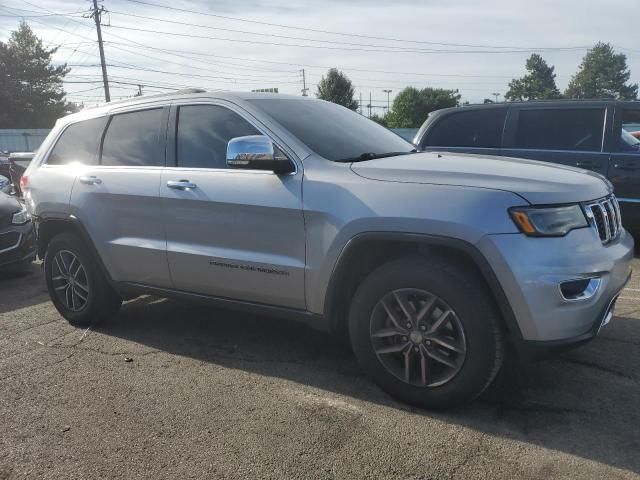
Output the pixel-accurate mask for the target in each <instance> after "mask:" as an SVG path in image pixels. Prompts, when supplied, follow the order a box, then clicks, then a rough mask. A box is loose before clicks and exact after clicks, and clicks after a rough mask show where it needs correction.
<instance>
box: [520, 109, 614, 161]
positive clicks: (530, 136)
mask: <svg viewBox="0 0 640 480" xmlns="http://www.w3.org/2000/svg"><path fill="white" fill-rule="evenodd" d="M604 117H605V109H604V108H558V109H546V108H545V109H532V110H522V111H520V115H519V118H518V128H517V132H516V145H515V147H516V148H530V149H539V150H574V151H585V152H600V151H601V150H602V135H603V128H604Z"/></svg>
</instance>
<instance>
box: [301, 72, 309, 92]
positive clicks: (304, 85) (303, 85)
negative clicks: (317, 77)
mask: <svg viewBox="0 0 640 480" xmlns="http://www.w3.org/2000/svg"><path fill="white" fill-rule="evenodd" d="M308 90H309V89H308V88H307V77H306V75H305V73H304V68H303V69H302V96H303V97H306V96H307V91H308Z"/></svg>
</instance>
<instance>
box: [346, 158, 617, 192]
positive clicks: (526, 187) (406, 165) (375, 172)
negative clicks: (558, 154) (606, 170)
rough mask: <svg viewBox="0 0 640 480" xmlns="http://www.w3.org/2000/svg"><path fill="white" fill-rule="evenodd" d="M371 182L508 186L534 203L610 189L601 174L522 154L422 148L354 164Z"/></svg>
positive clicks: (510, 190) (360, 174) (609, 190)
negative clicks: (408, 152)
mask: <svg viewBox="0 0 640 480" xmlns="http://www.w3.org/2000/svg"><path fill="white" fill-rule="evenodd" d="M351 169H352V170H353V171H354V172H355V173H356V174H357V175H359V176H361V177H365V178H369V179H372V180H380V181H387V182H404V183H425V184H438V185H459V186H463V187H475V188H488V189H493V190H504V191H508V192H513V193H515V194H517V195H520V196H521V197H523V198H524V199H525V200H527V201H528V202H530V203H532V204H552V203H571V202H584V201H588V200H594V199H597V198H601V197H604V196H606V195H608V194H609V193H610V192H611V189H610V186H609V185H608V183H607V182H606V180H605V179H604V177H602V176H601V175H599V174H597V173H594V172H591V171H588V170H580V169H577V168H572V167H566V166H564V165H556V164H551V163H546V162H537V161H534V160H525V159H520V158H509V157H495V156H490V155H472V154H458V153H448V152H423V153H416V154H412V155H401V156H396V157H388V158H379V159H375V160H368V161H364V162H358V163H353V164H352V165H351Z"/></svg>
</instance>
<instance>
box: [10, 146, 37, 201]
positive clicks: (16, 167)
mask: <svg viewBox="0 0 640 480" xmlns="http://www.w3.org/2000/svg"><path fill="white" fill-rule="evenodd" d="M34 155H35V153H34V152H15V153H12V154H11V155H9V178H10V179H11V183H13V187H14V189H15V192H16V195H18V196H22V189H21V188H20V179H21V178H22V175H23V174H24V172H25V170H26V169H27V167H28V166H29V164H30V163H31V160H33V157H34Z"/></svg>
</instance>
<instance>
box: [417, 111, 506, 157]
mask: <svg viewBox="0 0 640 480" xmlns="http://www.w3.org/2000/svg"><path fill="white" fill-rule="evenodd" d="M506 116H507V110H506V108H487V109H486V110H468V111H466V112H465V111H464V109H463V111H461V112H456V113H453V114H449V115H447V116H445V117H444V118H443V119H442V120H440V121H439V122H438V123H437V124H436V125H435V126H434V128H433V130H432V132H431V134H430V135H429V136H428V138H427V139H426V142H425V144H424V145H423V146H424V147H431V146H433V147H476V148H500V146H501V143H502V130H503V128H504V119H505V117H506Z"/></svg>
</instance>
